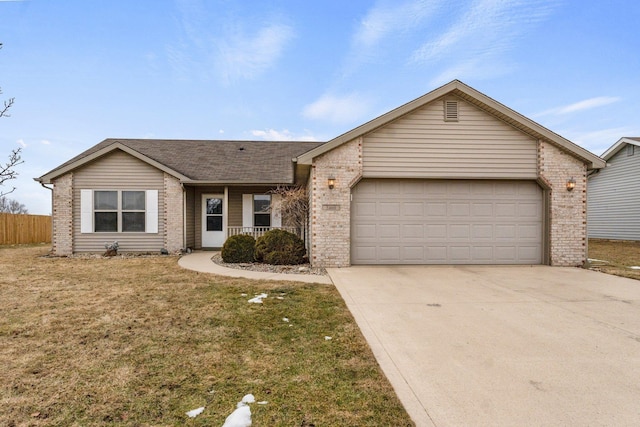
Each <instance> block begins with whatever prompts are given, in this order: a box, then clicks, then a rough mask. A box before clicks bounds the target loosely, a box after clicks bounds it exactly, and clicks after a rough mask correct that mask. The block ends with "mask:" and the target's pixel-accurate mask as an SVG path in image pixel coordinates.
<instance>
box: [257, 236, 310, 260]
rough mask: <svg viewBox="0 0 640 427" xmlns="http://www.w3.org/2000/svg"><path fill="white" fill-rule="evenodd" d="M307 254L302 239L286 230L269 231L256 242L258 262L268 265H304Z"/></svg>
mask: <svg viewBox="0 0 640 427" xmlns="http://www.w3.org/2000/svg"><path fill="white" fill-rule="evenodd" d="M305 254H306V249H305V247H304V242H303V241H302V239H301V238H299V237H298V236H296V235H295V234H293V233H290V232H288V231H284V230H278V229H276V230H269V231H267V232H266V233H264V235H262V236H261V237H259V238H258V241H257V242H256V253H255V257H256V260H257V261H260V262H265V263H267V264H274V265H276V264H277V265H283V264H291V265H294V264H302V263H303V262H304V256H305Z"/></svg>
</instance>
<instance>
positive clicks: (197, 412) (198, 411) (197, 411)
mask: <svg viewBox="0 0 640 427" xmlns="http://www.w3.org/2000/svg"><path fill="white" fill-rule="evenodd" d="M202 411H204V406H201V407H199V408H197V409H192V410H191V411H189V412H187V413H186V414H187V416H188V417H189V418H195V417H197V416H198V415H200V414H201V413H202Z"/></svg>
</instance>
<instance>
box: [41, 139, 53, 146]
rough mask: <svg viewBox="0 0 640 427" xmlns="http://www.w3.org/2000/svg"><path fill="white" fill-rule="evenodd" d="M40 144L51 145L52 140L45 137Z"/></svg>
mask: <svg viewBox="0 0 640 427" xmlns="http://www.w3.org/2000/svg"><path fill="white" fill-rule="evenodd" d="M40 144H42V145H51V141H49V140H48V139H43V140H41V141H40Z"/></svg>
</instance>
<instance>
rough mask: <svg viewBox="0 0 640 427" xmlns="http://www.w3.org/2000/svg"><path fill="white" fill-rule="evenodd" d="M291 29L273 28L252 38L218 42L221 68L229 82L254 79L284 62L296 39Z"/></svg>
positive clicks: (270, 26) (239, 34) (280, 26)
mask: <svg viewBox="0 0 640 427" xmlns="http://www.w3.org/2000/svg"><path fill="white" fill-rule="evenodd" d="M293 36H294V31H293V29H292V28H291V27H289V26H288V25H283V24H271V25H268V26H265V27H263V28H261V29H260V30H258V31H257V33H255V34H254V35H252V36H247V35H245V34H242V33H237V34H233V35H230V36H228V37H225V38H224V39H221V40H218V42H217V48H218V50H219V56H218V60H217V61H218V67H219V69H220V71H221V73H222V76H223V78H224V79H225V80H226V81H229V80H234V79H236V78H238V77H241V78H246V79H251V78H254V77H256V76H257V75H259V74H261V73H262V72H264V71H265V70H267V69H269V68H270V67H271V66H273V65H274V64H275V62H276V61H277V60H278V59H280V56H281V55H282V53H283V51H284V48H285V46H286V45H287V43H288V42H289V41H290V40H291V39H292V38H293Z"/></svg>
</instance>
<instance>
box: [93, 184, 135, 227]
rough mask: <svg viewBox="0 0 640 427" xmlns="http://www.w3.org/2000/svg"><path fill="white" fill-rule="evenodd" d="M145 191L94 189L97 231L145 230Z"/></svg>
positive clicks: (95, 225) (94, 212) (94, 213)
mask: <svg viewBox="0 0 640 427" xmlns="http://www.w3.org/2000/svg"><path fill="white" fill-rule="evenodd" d="M145 200H146V198H145V192H144V191H94V193H93V215H94V222H93V224H94V231H95V232H112V233H117V232H140V233H144V232H145V218H146V209H145V208H146V203H145Z"/></svg>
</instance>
